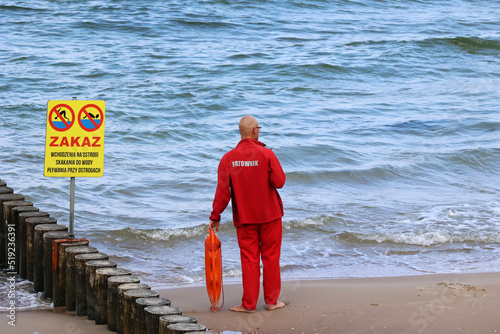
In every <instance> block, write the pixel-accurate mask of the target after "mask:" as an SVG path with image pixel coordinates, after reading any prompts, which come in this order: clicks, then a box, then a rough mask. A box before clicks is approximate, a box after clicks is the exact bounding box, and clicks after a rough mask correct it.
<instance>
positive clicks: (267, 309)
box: [266, 302, 286, 311]
mask: <svg viewBox="0 0 500 334" xmlns="http://www.w3.org/2000/svg"><path fill="white" fill-rule="evenodd" d="M285 305H286V304H285V303H283V302H277V303H276V304H274V305H269V304H266V311H273V310H277V309H279V308H282V307H285Z"/></svg>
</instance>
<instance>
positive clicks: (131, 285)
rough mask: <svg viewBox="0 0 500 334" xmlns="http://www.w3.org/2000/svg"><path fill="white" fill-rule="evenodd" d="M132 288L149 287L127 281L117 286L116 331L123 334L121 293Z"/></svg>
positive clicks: (123, 320)
mask: <svg viewBox="0 0 500 334" xmlns="http://www.w3.org/2000/svg"><path fill="white" fill-rule="evenodd" d="M134 289H146V290H150V289H151V287H150V286H149V285H148V284H144V283H129V284H122V285H120V286H119V287H118V288H117V292H118V312H117V316H116V332H117V333H118V334H124V332H125V316H124V314H123V294H124V293H125V292H126V291H129V290H134Z"/></svg>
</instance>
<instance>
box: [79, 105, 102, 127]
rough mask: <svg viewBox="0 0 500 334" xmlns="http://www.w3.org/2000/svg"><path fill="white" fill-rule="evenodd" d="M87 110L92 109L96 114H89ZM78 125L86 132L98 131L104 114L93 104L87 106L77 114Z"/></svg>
mask: <svg viewBox="0 0 500 334" xmlns="http://www.w3.org/2000/svg"><path fill="white" fill-rule="evenodd" d="M87 108H94V109H96V110H97V111H98V112H97V113H96V112H95V111H94V112H90V111H88V110H87ZM78 123H79V124H80V127H81V128H82V129H83V130H85V131H88V132H93V131H96V130H97V129H99V128H100V127H101V126H102V124H103V123H104V114H103V112H102V110H101V108H99V106H97V105H95V104H87V105H85V106H84V107H83V108H82V109H80V112H79V113H78Z"/></svg>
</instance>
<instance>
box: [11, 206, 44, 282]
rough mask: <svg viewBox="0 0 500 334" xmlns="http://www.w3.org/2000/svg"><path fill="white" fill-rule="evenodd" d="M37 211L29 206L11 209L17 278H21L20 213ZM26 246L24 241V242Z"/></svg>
mask: <svg viewBox="0 0 500 334" xmlns="http://www.w3.org/2000/svg"><path fill="white" fill-rule="evenodd" d="M37 211H39V209H38V208H37V207H34V206H33V205H30V206H16V207H13V208H12V221H13V223H14V226H15V227H16V257H15V258H16V272H17V274H18V275H19V276H21V252H22V246H23V233H24V231H23V226H21V218H20V217H19V215H20V214H21V213H22V212H37ZM24 243H25V245H26V241H25V242H24Z"/></svg>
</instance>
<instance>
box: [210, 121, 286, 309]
mask: <svg viewBox="0 0 500 334" xmlns="http://www.w3.org/2000/svg"><path fill="white" fill-rule="evenodd" d="M239 127H240V134H241V141H240V142H239V143H238V145H237V146H236V148H234V149H233V150H231V151H229V152H228V153H226V154H225V155H224V156H223V157H222V159H221V161H220V163H219V168H218V172H217V173H218V179H217V190H216V192H215V198H214V202H213V211H212V214H211V215H210V224H209V226H208V231H210V229H213V228H215V229H216V230H217V231H219V223H220V215H221V213H222V212H223V211H224V210H225V209H226V207H227V205H228V203H229V200H230V199H231V204H232V208H233V223H234V226H235V227H236V235H237V237H238V245H239V247H240V257H241V268H242V272H243V297H242V299H241V302H242V303H241V305H238V306H232V307H231V308H230V310H231V311H235V312H249V313H253V312H255V308H256V306H257V300H258V298H259V287H260V259H261V258H262V265H263V267H264V270H263V288H264V299H265V302H266V310H268V311H272V310H275V309H278V308H282V307H284V306H285V304H284V303H283V302H279V301H278V297H279V294H280V291H281V275H280V264H279V260H280V253H281V236H282V223H281V217H282V216H283V203H282V202H281V198H280V196H279V194H278V191H277V190H276V189H277V188H281V187H283V185H284V184H285V179H286V177H285V173H284V172H283V169H282V168H281V165H280V163H279V161H278V158H276V156H275V155H274V153H273V151H271V150H270V149H268V148H266V147H265V145H264V144H263V143H261V142H260V141H258V139H259V132H260V128H261V127H260V126H259V123H258V122H257V119H255V118H254V117H252V116H245V117H243V118H242V119H241V121H240V125H239Z"/></svg>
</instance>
